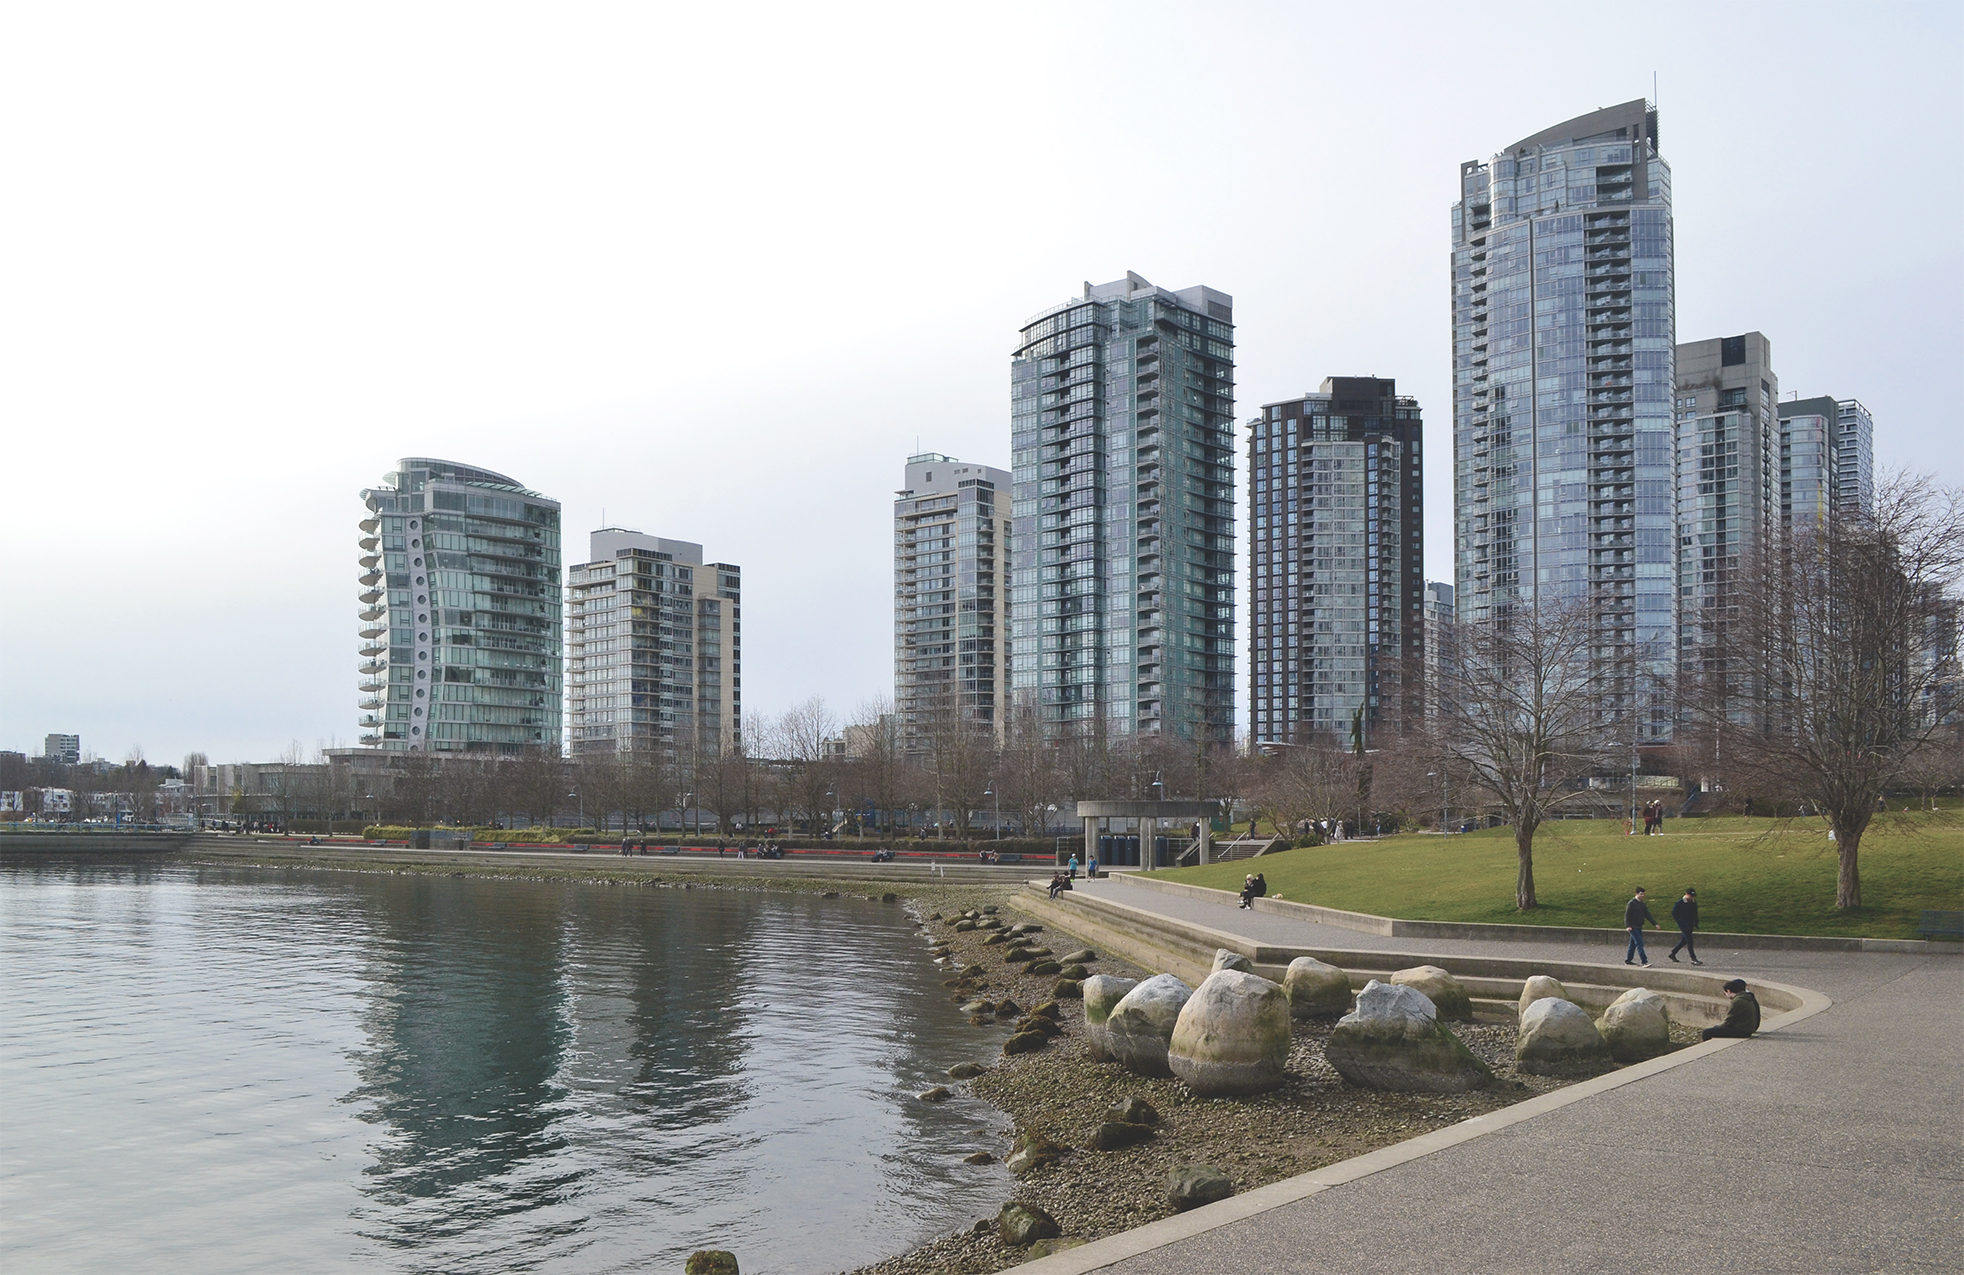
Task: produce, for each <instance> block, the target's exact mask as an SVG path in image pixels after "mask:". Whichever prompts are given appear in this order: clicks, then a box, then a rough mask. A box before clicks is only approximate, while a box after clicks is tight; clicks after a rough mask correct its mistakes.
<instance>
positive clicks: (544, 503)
mask: <svg viewBox="0 0 1964 1275" xmlns="http://www.w3.org/2000/svg"><path fill="white" fill-rule="evenodd" d="M361 498H362V502H363V503H364V504H365V505H366V506H367V507H368V516H367V517H366V518H364V519H362V521H361V537H360V542H359V543H360V548H361V555H360V562H361V577H360V579H361V594H360V600H361V627H360V634H361V648H360V650H361V696H362V698H361V708H362V717H361V727H362V734H361V742H362V743H363V744H366V745H369V746H371V747H375V746H379V747H381V748H384V749H396V750H407V751H411V752H424V751H432V752H472V753H516V752H521V751H523V750H525V749H528V748H539V749H546V750H549V751H550V752H551V753H552V754H553V755H554V756H557V755H558V754H559V727H560V695H561V672H560V658H561V636H560V634H561V629H560V593H559V566H560V564H559V502H558V501H556V500H549V499H547V498H546V497H544V496H541V495H540V494H539V493H537V492H535V491H527V490H526V489H525V488H523V487H521V486H520V485H519V484H518V483H516V482H514V481H513V480H512V479H510V478H507V477H505V476H504V475H503V474H494V473H492V472H491V471H490V470H487V469H473V468H471V467H470V466H467V465H459V464H457V463H455V462H454V461H447V460H431V459H427V458H425V457H409V458H407V459H404V460H401V461H398V462H397V463H396V469H395V472H393V473H389V474H385V475H384V476H383V478H382V485H381V486H380V487H373V488H369V489H368V490H365V491H363V492H362V493H361Z"/></svg>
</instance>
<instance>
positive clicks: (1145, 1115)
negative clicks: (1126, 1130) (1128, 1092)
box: [1105, 1096, 1159, 1124]
mask: <svg viewBox="0 0 1964 1275" xmlns="http://www.w3.org/2000/svg"><path fill="white" fill-rule="evenodd" d="M1105 1119H1107V1120H1116V1121H1118V1122H1119V1123H1120V1124H1158V1123H1159V1112H1158V1111H1157V1110H1155V1109H1154V1108H1153V1105H1152V1104H1151V1103H1150V1102H1147V1101H1146V1100H1145V1099H1144V1098H1140V1097H1137V1096H1133V1097H1126V1098H1120V1099H1119V1100H1118V1101H1117V1102H1115V1103H1113V1104H1112V1105H1111V1106H1110V1107H1109V1108H1107V1109H1106V1111H1105Z"/></svg>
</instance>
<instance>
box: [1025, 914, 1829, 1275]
mask: <svg viewBox="0 0 1964 1275" xmlns="http://www.w3.org/2000/svg"><path fill="white" fill-rule="evenodd" d="M1168 884H1172V883H1168ZM1187 888H1193V887H1187ZM1205 893H1207V894H1220V893H1222V892H1221V891H1218V890H1215V891H1206V892H1205ZM1230 897H1232V896H1230ZM1060 928H1062V927H1061V926H1060ZM1194 928H1196V929H1203V928H1204V927H1194ZM1525 928H1532V927H1525ZM1209 932H1210V933H1220V931H1209ZM1224 937H1236V938H1237V939H1238V941H1239V942H1241V943H1244V944H1245V943H1249V942H1250V940H1247V939H1242V938H1239V936H1224ZM1358 955H1360V956H1369V955H1378V954H1377V953H1361V952H1360V953H1358ZM1753 981H1754V982H1755V983H1756V984H1757V985H1759V986H1762V987H1766V988H1777V989H1779V990H1780V991H1782V992H1785V993H1787V994H1789V995H1791V996H1792V997H1794V998H1795V1000H1796V1001H1797V1002H1798V1006H1797V1007H1796V1008H1794V1009H1790V1010H1787V1011H1785V1012H1784V1013H1781V1014H1778V1015H1776V1016H1774V1017H1772V1018H1770V1019H1768V1020H1767V1022H1766V1023H1765V1025H1764V1026H1762V1027H1761V1028H1760V1034H1762V1035H1764V1034H1767V1033H1769V1032H1776V1031H1782V1030H1785V1029H1786V1028H1789V1027H1791V1026H1793V1025H1794V1024H1796V1023H1799V1022H1803V1021H1805V1020H1806V1019H1809V1018H1812V1017H1813V1016H1814V1015H1816V1014H1818V1013H1820V1012H1821V1011H1822V1010H1824V1009H1827V1008H1828V1007H1829V1006H1830V1005H1832V1004H1833V1003H1834V1002H1833V1001H1831V1000H1829V999H1828V998H1827V997H1826V996H1824V995H1822V994H1821V993H1819V992H1817V991H1814V990H1813V989H1812V988H1806V987H1797V986H1794V985H1792V984H1789V983H1774V982H1770V981H1767V980H1762V979H1755V980H1753ZM1747 1043H1748V1042H1747V1041H1745V1040H1739V1039H1721V1040H1708V1041H1705V1042H1703V1043H1701V1044H1697V1045H1692V1046H1689V1047H1687V1048H1685V1049H1680V1050H1677V1051H1676V1052H1674V1053H1669V1054H1666V1055H1664V1056H1663V1057H1661V1058H1653V1059H1651V1060H1649V1061H1648V1062H1641V1063H1636V1064H1634V1065H1632V1066H1628V1067H1623V1068H1620V1069H1618V1070H1616V1071H1613V1072H1610V1073H1608V1074H1607V1075H1602V1076H1597V1077H1595V1078H1593V1079H1590V1080H1584V1081H1578V1082H1577V1083H1575V1084H1573V1085H1569V1086H1568V1087H1566V1088H1563V1089H1557V1090H1555V1091H1554V1092H1552V1093H1546V1094H1542V1095H1540V1096H1539V1097H1535V1098H1530V1099H1528V1100H1527V1101H1525V1102H1519V1103H1515V1104H1514V1105H1513V1106H1510V1107H1503V1108H1501V1109H1500V1110H1499V1111H1493V1112H1489V1113H1487V1114H1486V1115H1483V1116H1474V1117H1473V1118H1471V1119H1469V1120H1464V1121H1462V1122H1460V1123H1459V1124H1456V1125H1453V1126H1452V1127H1451V1128H1447V1129H1439V1130H1435V1131H1434V1132H1432V1133H1427V1134H1422V1135H1420V1136H1419V1137H1416V1138H1413V1139H1411V1140H1410V1141H1408V1142H1401V1143H1398V1144H1397V1145H1396V1146H1390V1147H1384V1148H1382V1149H1380V1150H1377V1151H1372V1152H1369V1153H1368V1154H1365V1155H1361V1156H1354V1157H1352V1158H1351V1159H1348V1160H1341V1161H1338V1162H1337V1163H1336V1164H1331V1165H1326V1166H1324V1167H1323V1168H1321V1169H1312V1170H1310V1171H1309V1172H1308V1173H1301V1174H1297V1175H1296V1176H1295V1177H1292V1178H1284V1179H1283V1180H1282V1181H1280V1182H1271V1183H1269V1184H1268V1185H1267V1186H1262V1187H1257V1188H1255V1189H1254V1190H1252V1191H1249V1192H1248V1193H1246V1194H1245V1195H1236V1196H1233V1197H1231V1198H1229V1199H1226V1200H1222V1201H1221V1202H1220V1203H1218V1204H1209V1205H1206V1206H1204V1207H1201V1208H1197V1209H1193V1210H1191V1211H1190V1212H1186V1213H1180V1214H1176V1215H1175V1216H1173V1217H1169V1218H1162V1219H1160V1220H1159V1221H1157V1222H1149V1223H1147V1224H1146V1225H1144V1226H1141V1227H1137V1228H1135V1229H1133V1230H1129V1231H1121V1232H1119V1233H1118V1234H1117V1235H1108V1236H1106V1237H1104V1238H1103V1239H1099V1240H1093V1241H1091V1242H1090V1243H1088V1244H1085V1245H1084V1246H1082V1247H1080V1248H1074V1249H1067V1250H1065V1251H1064V1252H1062V1253H1055V1254H1052V1255H1051V1256H1049V1257H1043V1258H1038V1259H1037V1260H1035V1261H1031V1262H1025V1263H1023V1264H1022V1265H1020V1266H1018V1267H1016V1269H1017V1270H1019V1271H1025V1270H1027V1271H1030V1272H1032V1273H1033V1275H1089V1273H1090V1272H1093V1271H1101V1270H1106V1269H1108V1268H1110V1267H1112V1266H1115V1265H1117V1264H1118V1263H1120V1262H1123V1261H1126V1260H1128V1259H1131V1258H1134V1257H1138V1256H1140V1255H1142V1254H1145V1253H1150V1252H1152V1251H1154V1250H1155V1249H1161V1248H1166V1247H1169V1246H1171V1245H1173V1244H1177V1243H1180V1242H1182V1241H1184V1240H1189V1239H1192V1238H1194V1237H1195V1236H1199V1235H1204V1234H1206V1233H1207V1232H1209V1231H1213V1230H1217V1229H1219V1228H1221V1227H1224V1226H1230V1225H1233V1224H1234V1223H1236V1222H1241V1221H1245V1220H1247V1219H1249V1218H1253V1217H1258V1216H1260V1215H1261V1214H1263V1213H1267V1212H1269V1211H1270V1210H1272V1209H1278V1208H1282V1207H1285V1206H1287V1205H1290V1204H1294V1203H1296V1202H1297V1201H1299V1200H1304V1199H1307V1198H1309V1197H1310V1196H1312V1195H1319V1194H1321V1193H1322V1192H1324V1191H1327V1190H1329V1189H1330V1188H1332V1187H1337V1186H1342V1185H1344V1184H1346V1183H1350V1182H1356V1181H1358V1180H1360V1179H1363V1178H1367V1177H1370V1176H1371V1175H1373V1174H1376V1173H1382V1172H1384V1171H1385V1170H1386V1169H1393V1168H1397V1167H1398V1166H1400V1165H1403V1164H1409V1163H1411V1162H1412V1161H1414V1160H1421V1159H1424V1158H1425V1157H1426V1156H1430V1155H1436V1154H1438V1153H1439V1152H1441V1151H1445V1150H1448V1149H1450V1148H1452V1147H1456V1146H1459V1145H1460V1144H1462V1143H1465V1142H1470V1141H1472V1140H1473V1139H1475V1138H1480V1137H1484V1136H1486V1135H1487V1134H1490V1133H1498V1132H1499V1131H1501V1130H1503V1129H1508V1128H1512V1127H1513V1126H1515V1125H1518V1124H1523V1123H1525V1122H1527V1121H1530V1120H1534V1119H1537V1118H1538V1117H1541V1116H1544V1115H1547V1114H1548V1113H1549V1112H1552V1111H1559V1110H1560V1109H1562V1108H1563V1107H1566V1106H1569V1105H1570V1104H1572V1103H1577V1102H1582V1101H1584V1100H1586V1099H1589V1098H1593V1097H1595V1096H1596V1095H1598V1094H1603V1093H1608V1092H1610V1091H1611V1090H1614V1089H1621V1088H1622V1087H1623V1086H1625V1085H1632V1084H1636V1083H1638V1082H1639V1081H1643V1080H1647V1079H1649V1078H1650V1077H1652V1076H1655V1075H1658V1074H1660V1073H1662V1072H1666V1071H1670V1070H1672V1069H1673V1068H1676V1067H1681V1066H1683V1065H1685V1064H1687V1063H1691V1062H1695V1061H1697V1060H1699V1059H1701V1058H1708V1057H1710V1056H1711V1055H1713V1054H1715V1053H1718V1052H1719V1051H1720V1050H1723V1049H1730V1048H1733V1047H1734V1046H1737V1045H1744V1044H1747Z"/></svg>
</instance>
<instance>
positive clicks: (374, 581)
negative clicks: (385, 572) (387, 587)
mask: <svg viewBox="0 0 1964 1275" xmlns="http://www.w3.org/2000/svg"><path fill="white" fill-rule="evenodd" d="M356 578H357V579H359V580H360V581H361V583H362V585H363V587H364V588H369V589H372V588H374V587H375V586H376V585H378V584H380V583H382V573H381V572H380V571H370V572H367V573H365V574H363V575H361V576H358V577H356Z"/></svg>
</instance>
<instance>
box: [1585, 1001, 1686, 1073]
mask: <svg viewBox="0 0 1964 1275" xmlns="http://www.w3.org/2000/svg"><path fill="white" fill-rule="evenodd" d="M1596 1029H1597V1030H1598V1031H1600V1032H1601V1033H1602V1036H1603V1040H1604V1042H1605V1043H1607V1044H1608V1045H1609V1055H1610V1057H1612V1058H1614V1059H1615V1060H1616V1061H1617V1062H1620V1063H1633V1062H1642V1061H1644V1059H1646V1058H1655V1057H1657V1056H1658V1055H1659V1054H1668V1053H1670V1052H1671V1013H1670V1010H1669V1009H1668V1008H1666V1006H1665V1004H1664V998H1663V997H1662V996H1659V995H1658V994H1657V993H1656V992H1653V991H1651V990H1650V989H1649V988H1647V987H1633V988H1631V989H1630V990H1629V991H1627V992H1625V993H1623V994H1622V995H1621V996H1619V997H1617V998H1616V999H1615V1000H1613V1001H1611V1002H1610V1004H1609V1008H1608V1009H1606V1010H1604V1011H1603V1016H1602V1017H1601V1018H1599V1019H1597V1020H1596Z"/></svg>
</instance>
